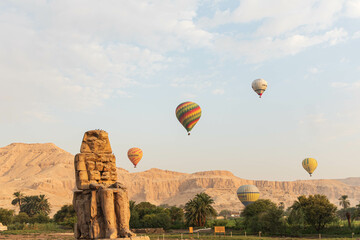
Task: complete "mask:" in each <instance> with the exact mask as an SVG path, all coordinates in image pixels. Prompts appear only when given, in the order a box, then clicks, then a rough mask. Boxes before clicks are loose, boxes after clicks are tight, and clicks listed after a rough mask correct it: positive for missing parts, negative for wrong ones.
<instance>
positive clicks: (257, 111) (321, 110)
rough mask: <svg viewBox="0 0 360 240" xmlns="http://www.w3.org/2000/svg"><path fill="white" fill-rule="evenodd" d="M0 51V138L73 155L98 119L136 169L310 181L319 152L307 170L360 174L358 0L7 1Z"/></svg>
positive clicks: (0, 22) (0, 142)
mask: <svg viewBox="0 0 360 240" xmlns="http://www.w3.org/2000/svg"><path fill="white" fill-rule="evenodd" d="M0 53H1V54H0V83H1V85H0V86H1V87H0V109H1V114H0V129H1V138H0V147H4V146H7V145H8V144H10V143H13V142H24V143H48V142H52V143H54V144H56V145H57V146H59V147H60V148H62V149H64V150H66V151H68V152H70V153H72V154H76V153H78V152H79V150H80V144H81V140H82V137H83V134H84V132H86V131H88V130H92V129H103V130H105V131H107V132H108V133H109V138H110V142H111V145H112V149H113V152H114V154H115V156H116V158H117V165H118V167H122V168H124V169H126V170H128V171H130V172H139V171H145V170H148V169H150V168H159V169H166V170H172V171H179V172H186V173H193V172H198V171H208V170H229V171H231V172H232V173H234V175H236V176H238V177H240V178H245V179H253V180H257V179H259V180H281V181H282V180H297V179H310V178H309V175H308V174H307V172H306V171H305V170H304V169H303V168H302V166H301V162H302V160H303V159H304V158H306V157H313V158H315V159H317V161H318V168H317V169H316V171H315V173H314V174H313V177H312V178H311V179H324V178H325V179H334V178H346V177H359V168H360V161H359V157H358V156H359V155H360V97H359V94H358V91H359V90H360V77H359V74H360V58H359V54H360V0H292V1H287V0H272V1H267V0H240V1H234V0H231V1H230V0H224V1H222V0H214V1H209V0H173V1H166V0H159V1H156V0H155V1H140V0H139V1H117V0H109V1H100V0H98V1H95V0H86V1H85V0H78V1H72V0H61V1H60V0H58V1H52V0H47V1H46V0H29V1H20V0H18V1H7V0H4V1H0ZM257 78H263V79H265V80H266V81H267V82H268V88H267V90H266V91H265V93H264V95H263V97H262V98H261V99H260V98H258V96H257V95H256V93H255V92H253V90H252V88H251V82H252V81H253V80H254V79H257ZM185 101H193V102H196V103H197V104H199V105H200V107H201V109H202V116H201V118H200V120H199V122H198V123H197V125H196V126H195V127H194V129H193V130H192V132H191V136H188V135H187V132H186V130H185V129H184V128H183V127H182V125H181V124H180V123H179V122H178V120H177V119H176V116H175V109H176V107H177V106H178V105H179V104H180V103H182V102H185ZM131 147H140V148H141V149H142V150H143V152H144V156H143V159H142V160H141V161H140V163H139V164H138V167H137V168H136V169H134V168H133V167H132V164H131V163H130V161H129V160H128V159H127V151H128V149H129V148H131Z"/></svg>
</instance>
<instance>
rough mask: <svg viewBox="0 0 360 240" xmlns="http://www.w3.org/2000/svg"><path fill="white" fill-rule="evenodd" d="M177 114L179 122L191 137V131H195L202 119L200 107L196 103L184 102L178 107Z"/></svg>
mask: <svg viewBox="0 0 360 240" xmlns="http://www.w3.org/2000/svg"><path fill="white" fill-rule="evenodd" d="M175 113H176V117H177V119H178V120H179V122H180V123H181V124H182V125H183V126H184V128H185V129H186V131H187V132H188V135H190V131H191V129H193V127H194V126H195V124H196V123H197V122H198V121H199V119H200V117H201V108H200V106H199V105H197V104H196V103H194V102H184V103H181V104H180V105H179V106H177V108H176V111H175Z"/></svg>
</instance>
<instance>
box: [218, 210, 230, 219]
mask: <svg viewBox="0 0 360 240" xmlns="http://www.w3.org/2000/svg"><path fill="white" fill-rule="evenodd" d="M219 216H223V217H224V218H225V219H227V218H228V217H230V216H231V211H230V210H226V209H224V210H221V211H220V213H219Z"/></svg>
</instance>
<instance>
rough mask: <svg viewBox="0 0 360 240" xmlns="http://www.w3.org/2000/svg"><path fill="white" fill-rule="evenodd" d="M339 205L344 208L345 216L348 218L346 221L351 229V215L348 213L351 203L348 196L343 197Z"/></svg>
mask: <svg viewBox="0 0 360 240" xmlns="http://www.w3.org/2000/svg"><path fill="white" fill-rule="evenodd" d="M339 201H340V202H339V205H340V206H342V207H343V209H344V210H345V216H346V219H347V221H348V226H349V228H351V214H350V212H349V211H346V209H347V208H348V207H350V201H349V200H348V195H342V196H341V197H340V198H339Z"/></svg>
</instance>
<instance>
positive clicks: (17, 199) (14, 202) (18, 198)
mask: <svg viewBox="0 0 360 240" xmlns="http://www.w3.org/2000/svg"><path fill="white" fill-rule="evenodd" d="M13 196H14V199H13V200H12V201H11V204H12V205H14V206H16V205H18V206H19V209H21V204H22V201H23V198H24V194H22V193H21V192H14V193H13Z"/></svg>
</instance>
